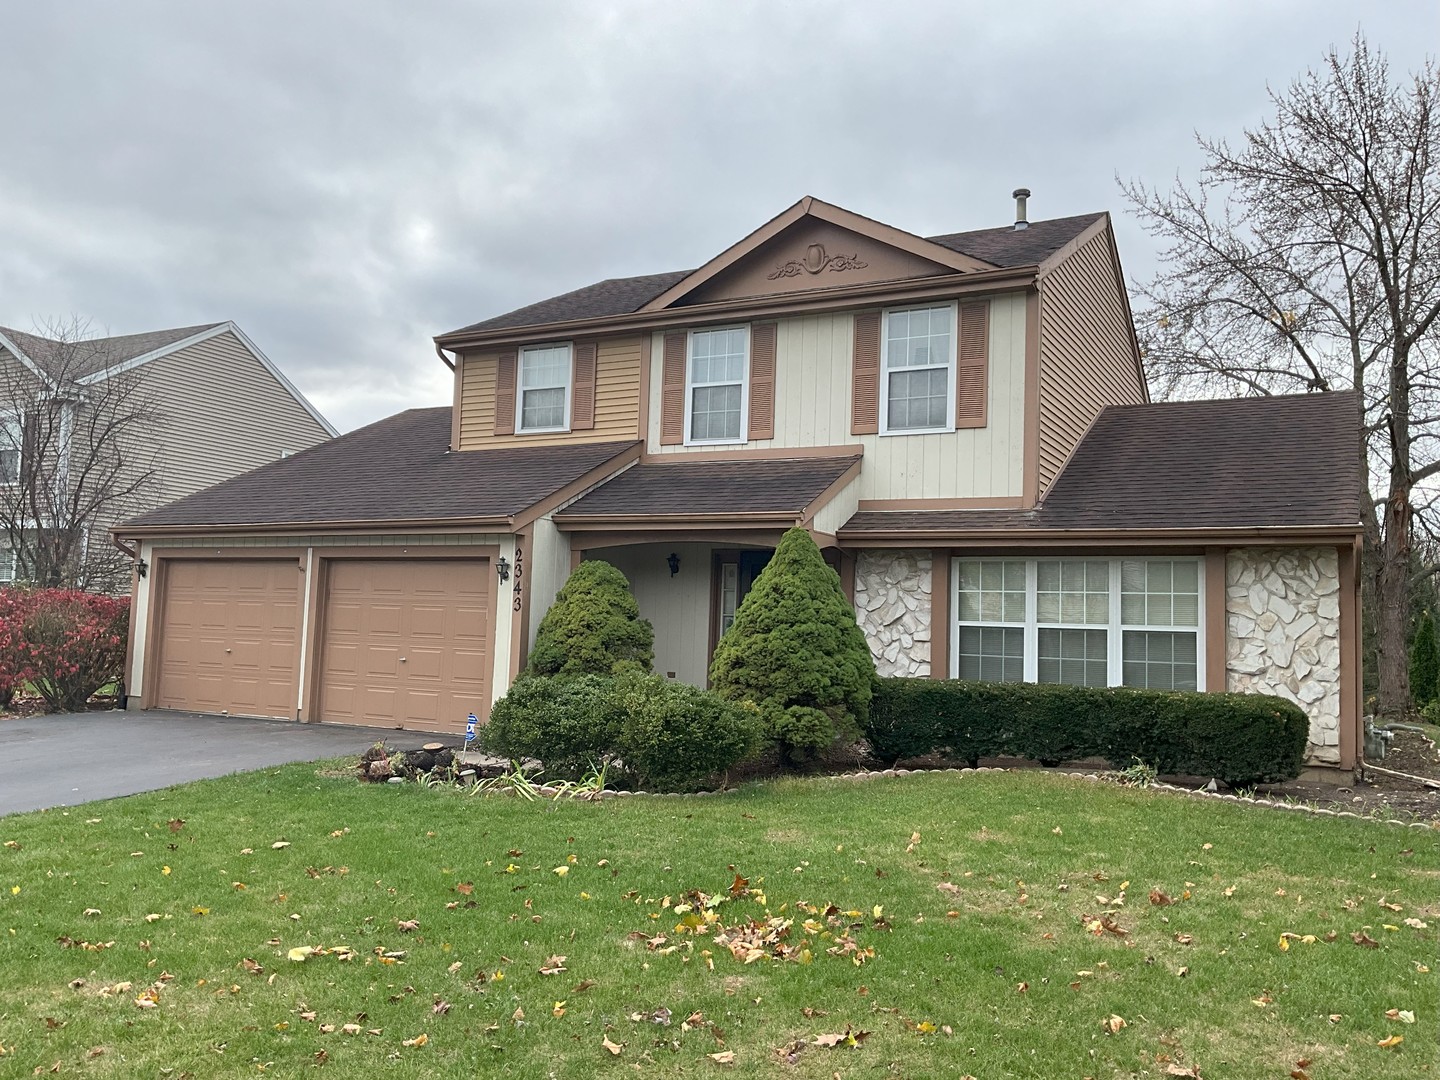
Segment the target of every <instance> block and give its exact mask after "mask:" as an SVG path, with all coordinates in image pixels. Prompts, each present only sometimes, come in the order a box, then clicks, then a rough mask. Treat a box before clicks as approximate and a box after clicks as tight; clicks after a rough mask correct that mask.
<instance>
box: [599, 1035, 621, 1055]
mask: <svg viewBox="0 0 1440 1080" xmlns="http://www.w3.org/2000/svg"><path fill="white" fill-rule="evenodd" d="M600 1045H601V1046H603V1047H604V1048H605V1049H606V1050H609V1051H610V1053H612V1054H614V1055H615V1056H616V1057H619V1055H620V1051H622V1050H624V1049H625V1044H624V1043H615V1042H611V1041H610V1036H608V1035H602V1036H601V1037H600Z"/></svg>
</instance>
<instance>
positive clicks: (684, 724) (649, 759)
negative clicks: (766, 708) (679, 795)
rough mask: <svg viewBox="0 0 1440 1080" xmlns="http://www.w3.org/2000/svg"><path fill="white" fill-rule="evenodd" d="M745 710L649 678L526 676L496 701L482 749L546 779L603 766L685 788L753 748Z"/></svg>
mask: <svg viewBox="0 0 1440 1080" xmlns="http://www.w3.org/2000/svg"><path fill="white" fill-rule="evenodd" d="M760 738H761V723H760V718H759V716H758V714H757V713H756V712H755V711H754V710H753V709H747V708H745V707H744V706H742V705H736V704H733V703H732V702H729V701H726V700H725V699H724V698H722V697H720V696H719V695H718V694H713V693H711V692H710V691H708V690H701V689H698V688H697V687H694V686H688V685H686V684H684V683H676V682H670V681H669V680H667V679H662V678H661V677H660V676H658V675H644V674H641V673H639V672H635V671H624V672H621V673H620V674H619V675H615V676H606V675H579V676H573V677H565V676H535V675H526V676H522V677H521V678H520V679H518V680H517V681H516V683H515V685H514V686H512V687H511V688H510V692H509V693H508V694H506V695H505V696H504V697H503V698H501V699H500V700H499V701H497V702H495V705H494V707H493V708H492V709H491V710H490V722H489V723H488V724H487V725H486V726H485V730H484V733H483V734H482V736H481V744H482V745H483V746H484V748H485V749H486V750H488V751H489V752H490V753H493V754H500V755H501V756H503V757H508V758H516V759H518V758H527V757H533V758H538V759H539V760H540V761H541V762H542V763H543V764H544V766H545V774H544V775H545V777H546V779H555V780H561V779H565V780H579V779H582V778H583V777H584V776H585V775H586V774H587V773H588V772H589V771H590V770H591V769H592V768H595V767H597V766H598V765H599V764H600V763H601V762H602V761H616V759H618V767H617V769H616V772H617V774H618V775H619V777H620V779H621V780H622V781H623V782H625V783H628V784H631V785H634V786H635V787H638V788H645V789H647V790H651V791H685V790H688V789H690V788H694V787H696V786H698V785H699V784H700V783H701V782H702V781H704V780H706V779H708V778H709V777H711V776H714V775H717V774H719V773H723V772H724V771H725V770H726V769H728V768H730V767H731V766H732V765H734V764H735V763H736V762H738V761H741V760H743V759H744V758H745V757H746V756H747V755H749V754H750V753H751V752H752V751H753V750H754V749H755V747H756V745H757V744H758V743H759V741H760Z"/></svg>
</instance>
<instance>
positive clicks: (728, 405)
mask: <svg viewBox="0 0 1440 1080" xmlns="http://www.w3.org/2000/svg"><path fill="white" fill-rule="evenodd" d="M749 359H750V330H749V328H748V327H745V326H732V327H727V328H725V329H721V330H692V331H691V332H690V342H689V356H688V358H687V361H686V365H685V400H686V402H687V403H688V405H687V408H686V410H685V441H686V442H687V443H735V442H744V441H745V394H746V382H747V374H748V372H747V369H748V367H749Z"/></svg>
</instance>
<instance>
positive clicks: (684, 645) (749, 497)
mask: <svg viewBox="0 0 1440 1080" xmlns="http://www.w3.org/2000/svg"><path fill="white" fill-rule="evenodd" d="M859 472H860V457H859V456H858V455H856V454H845V455H839V454H830V455H823V456H811V457H805V458H795V459H778V458H777V459H761V460H756V459H753V458H752V459H749V460H734V461H732V460H713V459H709V460H705V459H694V460H689V461H683V460H682V461H678V462H663V463H662V462H642V463H641V464H639V465H637V466H635V467H634V468H632V469H629V470H627V471H626V472H623V473H621V474H620V475H619V476H616V477H615V478H614V479H612V480H610V481H608V482H606V483H605V484H602V485H601V486H600V487H598V488H596V489H595V490H594V491H592V492H590V493H589V494H587V495H586V496H584V497H583V498H581V499H579V500H577V501H576V502H574V503H572V504H571V505H570V506H567V507H566V508H565V509H563V510H561V511H559V512H557V513H556V514H555V517H554V522H555V526H556V528H557V529H558V531H559V535H560V536H561V537H563V538H564V540H565V541H566V542H567V543H568V546H569V550H570V558H571V565H572V566H573V565H578V564H579V563H580V561H581V560H582V559H602V560H604V561H605V562H608V563H610V564H611V565H612V566H615V567H616V568H617V569H619V570H620V571H621V572H622V573H623V574H624V575H625V576H626V578H627V579H629V582H630V589H631V591H632V592H633V593H634V595H635V600H636V602H637V603H638V604H639V607H640V614H641V616H643V617H644V618H646V619H648V620H650V622H651V624H652V625H653V626H654V628H655V670H656V671H657V672H659V673H660V674H662V675H664V676H665V677H666V678H671V679H676V680H678V681H680V682H686V683H690V684H692V685H694V686H705V685H706V683H707V681H708V673H709V668H710V657H711V655H712V654H713V653H714V651H715V645H716V643H717V642H718V641H719V640H720V636H721V635H722V634H723V633H724V632H725V631H726V630H727V629H728V628H729V626H730V623H731V622H732V621H733V620H734V618H735V612H736V610H737V609H738V608H739V606H740V603H741V602H742V601H743V600H744V599H745V596H746V594H747V593H749V591H750V587H751V585H753V584H754V582H755V579H756V578H757V577H758V576H759V574H760V572H761V570H763V569H764V568H765V566H766V564H767V563H768V562H769V561H770V556H771V555H772V554H773V553H774V550H775V546H776V545H777V544H778V543H779V542H780V537H781V536H782V535H783V534H784V532H785V530H787V529H790V528H794V527H797V526H798V527H800V528H804V529H807V530H808V531H809V532H810V534H811V535H812V536H813V537H814V538H815V542H816V543H817V544H818V545H819V546H820V549H821V550H822V552H824V553H825V557H826V561H827V562H828V563H829V564H830V566H831V567H832V568H833V569H834V570H835V571H836V573H838V574H839V575H840V580H841V583H842V585H843V586H844V587H845V589H846V593H847V595H851V596H853V592H854V565H853V561H852V560H851V559H850V558H849V557H848V556H846V555H845V554H843V553H842V552H841V551H840V548H839V545H838V542H837V540H836V538H835V535H834V534H835V531H836V529H838V528H839V526H840V525H841V524H842V523H843V522H844V521H845V520H847V519H848V518H849V517H850V515H851V514H853V513H854V511H855V506H856V494H855V492H856V487H857V485H856V484H855V479H856V478H857V477H858V476H859Z"/></svg>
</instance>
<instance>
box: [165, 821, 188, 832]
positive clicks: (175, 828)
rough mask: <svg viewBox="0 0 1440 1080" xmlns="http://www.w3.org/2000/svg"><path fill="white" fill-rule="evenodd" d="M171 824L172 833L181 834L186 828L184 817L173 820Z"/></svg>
mask: <svg viewBox="0 0 1440 1080" xmlns="http://www.w3.org/2000/svg"><path fill="white" fill-rule="evenodd" d="M169 824H170V831H171V832H179V831H180V830H181V829H183V828H184V827H185V819H184V818H183V817H177V818H171V819H170V822H169Z"/></svg>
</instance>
